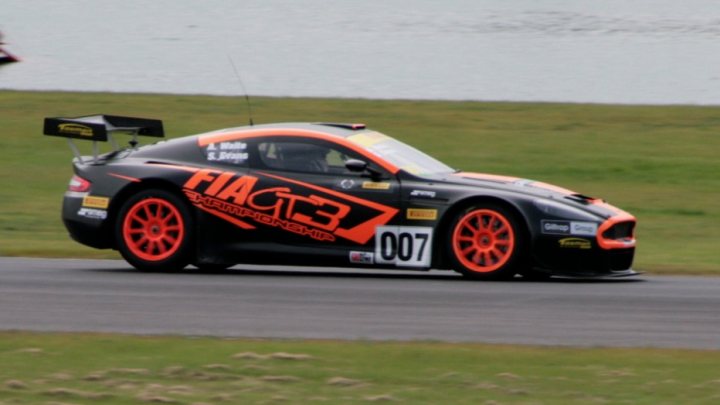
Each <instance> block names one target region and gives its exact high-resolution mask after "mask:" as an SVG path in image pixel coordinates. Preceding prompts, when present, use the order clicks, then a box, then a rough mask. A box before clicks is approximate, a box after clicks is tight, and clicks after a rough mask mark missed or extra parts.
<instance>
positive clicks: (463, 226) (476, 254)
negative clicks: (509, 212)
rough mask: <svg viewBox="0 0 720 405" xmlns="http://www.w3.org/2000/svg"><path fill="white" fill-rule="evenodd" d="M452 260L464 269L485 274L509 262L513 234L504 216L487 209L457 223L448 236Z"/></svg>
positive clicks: (474, 212)
mask: <svg viewBox="0 0 720 405" xmlns="http://www.w3.org/2000/svg"><path fill="white" fill-rule="evenodd" d="M452 247H453V250H454V252H455V257H457V259H458V260H459V261H460V263H462V264H463V265H464V266H465V267H466V268H468V269H470V270H472V271H474V272H478V273H488V272H491V271H495V270H497V269H499V268H501V267H502V266H503V265H505V263H507V262H508V260H510V257H511V256H512V253H513V249H514V248H515V233H514V232H513V229H512V225H510V221H508V219H507V218H505V216H503V215H502V214H500V213H499V212H497V211H493V210H489V209H481V210H475V211H472V212H470V213H468V214H466V215H465V216H464V217H462V218H461V219H460V221H458V223H457V225H456V226H455V230H454V231H453V235H452Z"/></svg>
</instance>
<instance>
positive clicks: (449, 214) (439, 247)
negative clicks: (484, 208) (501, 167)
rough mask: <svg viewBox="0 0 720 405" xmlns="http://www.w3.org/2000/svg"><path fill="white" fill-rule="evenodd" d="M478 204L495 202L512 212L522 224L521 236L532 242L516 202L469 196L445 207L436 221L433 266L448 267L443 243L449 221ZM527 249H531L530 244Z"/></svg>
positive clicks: (485, 196) (528, 226)
mask: <svg viewBox="0 0 720 405" xmlns="http://www.w3.org/2000/svg"><path fill="white" fill-rule="evenodd" d="M479 204H497V205H500V206H502V207H503V208H506V209H508V210H509V211H510V212H512V214H513V215H514V216H515V217H516V218H517V219H518V220H519V221H520V223H521V225H522V228H521V229H520V231H521V232H522V233H523V237H525V238H526V240H527V241H528V243H530V244H532V238H531V233H530V223H529V221H528V218H527V216H526V215H525V214H523V212H522V210H521V209H520V207H519V206H518V205H517V204H516V203H514V202H512V201H511V200H509V199H507V198H502V197H497V196H489V195H483V196H470V197H466V198H464V199H462V200H459V201H457V202H456V203H455V204H453V205H452V206H451V207H450V208H449V209H447V210H446V211H445V212H444V213H443V215H442V217H441V218H440V221H439V222H438V227H437V228H436V230H435V235H434V237H433V252H434V255H433V257H435V258H436V259H435V260H434V261H433V267H437V268H443V269H447V268H449V267H450V260H449V257H448V252H446V251H445V249H444V248H443V247H444V243H445V237H446V235H448V234H449V232H450V225H451V222H452V220H453V218H455V216H456V215H457V214H458V213H460V212H462V211H463V210H466V209H468V208H470V207H472V206H475V205H479ZM529 250H532V247H531V246H530V249H529ZM527 253H528V255H529V256H532V255H531V252H530V251H528V252H527Z"/></svg>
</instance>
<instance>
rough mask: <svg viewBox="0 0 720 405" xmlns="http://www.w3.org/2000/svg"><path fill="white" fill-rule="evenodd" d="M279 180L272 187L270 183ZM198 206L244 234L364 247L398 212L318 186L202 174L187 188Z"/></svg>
mask: <svg viewBox="0 0 720 405" xmlns="http://www.w3.org/2000/svg"><path fill="white" fill-rule="evenodd" d="M273 179H274V180H276V181H280V183H281V184H282V185H281V186H277V185H276V184H277V183H276V182H275V184H273V186H268V185H266V184H265V183H267V182H268V181H269V180H273ZM183 191H184V192H185V195H186V196H187V197H188V199H189V200H190V202H191V203H192V204H193V205H195V206H196V207H198V208H200V209H202V210H204V211H206V212H208V213H210V214H212V215H215V216H217V217H219V218H222V219H224V220H226V221H228V222H230V223H233V224H235V225H236V226H238V227H240V228H243V229H248V230H252V229H256V227H257V226H265V227H274V228H277V229H280V230H283V231H287V232H291V233H295V234H297V235H301V236H305V237H309V238H312V239H315V240H319V241H328V242H334V241H335V240H336V239H337V238H338V237H340V238H344V239H347V240H350V241H352V242H355V243H359V244H365V243H367V242H368V241H369V240H370V239H371V238H372V237H373V235H374V234H375V228H376V227H377V226H380V225H384V224H386V223H387V222H388V221H390V219H392V218H393V217H394V216H395V214H397V212H398V210H397V209H396V208H392V207H388V206H385V205H382V204H378V203H375V202H373V201H369V200H364V199H361V198H357V197H354V196H351V195H348V194H344V193H341V192H339V191H334V190H331V189H327V188H324V187H320V186H316V185H314V184H310V183H305V182H301V181H298V180H294V179H289V178H284V177H281V176H276V175H272V174H268V173H258V176H250V175H241V174H238V173H235V172H222V171H219V170H212V169H202V170H198V171H197V172H196V173H195V174H194V175H193V176H191V177H190V178H189V179H188V181H186V182H185V184H184V190H183Z"/></svg>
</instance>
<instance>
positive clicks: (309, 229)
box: [44, 115, 637, 279]
mask: <svg viewBox="0 0 720 405" xmlns="http://www.w3.org/2000/svg"><path fill="white" fill-rule="evenodd" d="M44 132H45V134H47V135H53V136H61V137H66V138H71V140H72V139H85V140H90V141H94V142H98V141H108V140H109V141H112V143H113V145H115V147H114V150H113V151H111V152H109V153H99V152H98V148H97V144H94V147H93V151H94V153H93V155H92V156H82V155H81V154H80V152H79V151H78V149H77V148H76V147H75V146H74V144H73V143H72V142H71V145H73V149H74V151H75V154H76V157H75V159H74V161H73V166H74V171H75V175H74V176H73V177H72V179H71V180H70V184H69V186H68V190H67V192H66V193H65V198H64V203H63V213H62V217H63V221H64V223H65V226H66V227H67V229H68V230H69V232H70V235H71V236H72V238H74V239H75V240H76V241H78V242H80V243H82V244H85V245H88V246H91V247H94V248H98V249H117V250H119V251H120V253H121V254H122V256H123V257H124V258H125V259H126V260H127V261H128V262H129V263H130V264H132V265H133V266H134V267H136V268H138V269H141V270H165V269H180V268H184V267H185V266H187V265H190V264H192V265H194V266H197V267H198V268H200V269H204V268H208V269H218V268H225V267H229V266H232V265H235V264H241V263H242V264H292V265H310V266H335V267H338V266H339V267H364V268H395V269H403V270H408V269H417V270H427V269H430V268H434V269H452V270H455V271H458V272H460V273H462V274H463V275H465V276H468V277H470V278H477V279H499V278H509V277H513V276H515V275H517V274H521V275H523V276H525V277H532V278H534V277H538V278H541V277H547V276H549V275H566V276H586V277H597V276H628V275H633V274H637V273H636V272H635V271H633V270H632V269H631V265H632V261H633V256H634V252H635V237H634V229H635V224H636V220H635V218H634V217H633V216H632V215H630V214H628V213H626V212H624V211H622V210H620V209H618V208H615V207H613V206H611V205H609V204H607V203H605V202H604V201H602V200H599V199H596V198H591V197H587V196H584V195H581V194H578V193H574V192H572V191H569V190H566V189H563V188H560V187H556V186H552V185H549V184H545V183H541V182H537V181H532V180H525V179H519V178H514V177H506V176H497V175H489V174H479V173H469V172H462V171H457V170H454V169H452V168H450V167H448V166H447V165H445V164H443V163H441V162H439V161H437V160H435V159H434V158H432V157H430V156H428V155H426V154H424V153H422V152H420V151H418V150H417V149H415V148H413V147H411V146H408V145H406V144H404V143H402V142H399V141H397V140H395V139H393V138H391V137H389V136H387V135H384V134H382V133H380V132H376V131H373V130H369V129H367V128H366V127H365V125H363V124H337V123H314V124H310V123H287V124H271V125H251V126H246V127H239V128H230V129H223V130H218V131H214V132H208V133H204V134H199V135H193V136H187V137H182V138H177V139H172V140H168V141H160V142H157V143H154V144H151V145H146V146H141V147H140V146H138V142H137V139H138V138H137V137H138V136H151V137H162V136H163V127H162V122H161V121H158V120H149V119H142V118H130V117H119V116H110V115H95V116H87V117H79V118H47V119H46V120H45V128H44ZM123 132H125V133H129V134H130V135H132V140H131V141H130V145H129V146H128V147H122V148H121V147H118V146H117V140H116V136H115V135H116V134H118V133H123Z"/></svg>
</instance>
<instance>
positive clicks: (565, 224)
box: [541, 220, 570, 235]
mask: <svg viewBox="0 0 720 405" xmlns="http://www.w3.org/2000/svg"><path fill="white" fill-rule="evenodd" d="M541 224H542V233H546V234H549V235H570V221H546V220H542V222H541Z"/></svg>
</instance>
